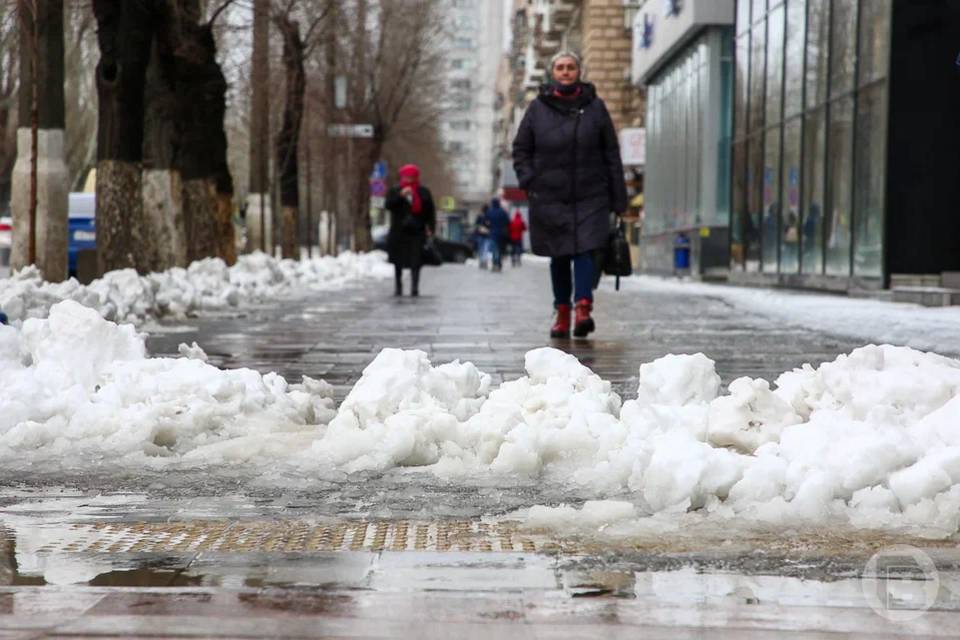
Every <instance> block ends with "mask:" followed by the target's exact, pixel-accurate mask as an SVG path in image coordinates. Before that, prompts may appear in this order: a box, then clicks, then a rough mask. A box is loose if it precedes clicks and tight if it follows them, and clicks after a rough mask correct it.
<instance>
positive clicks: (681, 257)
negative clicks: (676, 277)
mask: <svg viewBox="0 0 960 640" xmlns="http://www.w3.org/2000/svg"><path fill="white" fill-rule="evenodd" d="M673 270H674V271H689V270H690V238H689V237H688V236H687V234H685V233H678V234H677V237H676V238H674V241H673Z"/></svg>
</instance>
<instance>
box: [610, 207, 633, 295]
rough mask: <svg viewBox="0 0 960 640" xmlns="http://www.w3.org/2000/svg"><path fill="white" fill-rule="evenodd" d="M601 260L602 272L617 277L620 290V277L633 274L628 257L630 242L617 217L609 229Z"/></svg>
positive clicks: (621, 222) (618, 289) (630, 260)
mask: <svg viewBox="0 0 960 640" xmlns="http://www.w3.org/2000/svg"><path fill="white" fill-rule="evenodd" d="M605 254H606V255H605V256H604V260H603V272H604V273H605V274H607V275H608V276H616V277H617V285H616V287H617V291H620V278H621V276H622V277H627V276H630V275H633V261H632V259H631V257H630V243H628V242H627V236H626V234H625V233H624V232H623V221H622V220H621V219H620V218H619V217H618V218H617V225H616V227H614V228H613V229H611V231H610V237H609V239H608V240H607V250H606V252H605Z"/></svg>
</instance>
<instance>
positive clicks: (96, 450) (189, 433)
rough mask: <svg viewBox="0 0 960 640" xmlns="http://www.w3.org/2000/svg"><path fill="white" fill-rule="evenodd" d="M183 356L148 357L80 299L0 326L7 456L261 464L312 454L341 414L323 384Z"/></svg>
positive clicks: (0, 408)
mask: <svg viewBox="0 0 960 640" xmlns="http://www.w3.org/2000/svg"><path fill="white" fill-rule="evenodd" d="M188 352H189V355H190V356H191V357H188V358H178V359H177V358H148V357H147V356H146V350H145V348H144V342H143V338H142V337H141V336H139V335H138V334H137V333H136V331H135V329H134V328H133V326H132V325H119V326H118V325H116V324H114V323H112V322H109V321H107V320H104V319H103V318H102V317H100V315H99V314H98V313H97V312H96V311H94V310H93V309H90V308H88V307H84V306H83V305H81V304H79V303H77V302H73V301H65V302H61V303H58V304H55V305H54V306H53V307H51V309H50V314H49V317H48V318H47V319H43V320H38V319H29V320H27V321H26V322H24V323H23V327H22V329H17V328H15V327H4V326H0V459H3V458H8V459H10V458H23V457H24V456H31V455H33V456H36V457H37V458H48V459H49V458H57V457H61V456H62V457H77V458H86V459H87V461H88V462H89V463H93V462H94V461H98V460H100V459H102V458H105V457H108V458H112V459H123V458H127V459H128V461H129V462H130V464H140V463H141V462H142V461H143V460H144V459H145V458H146V457H149V458H153V459H157V458H163V457H174V458H180V457H186V458H188V459H189V458H190V457H191V456H194V457H197V456H199V457H201V458H202V459H204V460H206V461H210V460H222V459H230V458H231V457H233V456H235V455H236V454H237V452H239V451H242V452H243V455H244V456H246V457H250V456H252V455H253V456H255V455H261V456H262V455H269V454H270V452H271V450H277V448H278V447H279V448H280V449H282V450H283V451H286V450H287V448H288V447H289V446H295V445H294V443H295V441H296V440H298V439H299V440H303V441H304V442H305V443H306V445H307V446H309V442H310V440H312V439H313V437H315V432H316V429H317V424H319V423H325V422H328V421H329V420H330V419H331V418H332V417H333V415H334V411H333V400H332V388H331V387H330V386H329V385H327V384H326V383H323V382H319V381H315V380H310V379H309V378H305V379H304V381H303V383H301V384H299V385H288V384H287V382H286V381H285V380H284V379H283V378H281V377H280V376H277V375H276V374H272V373H271V374H267V375H265V376H264V375H261V374H259V373H257V372H256V371H251V370H249V369H238V370H232V371H223V370H220V369H217V368H215V367H212V366H210V365H208V364H206V363H205V362H204V359H205V356H203V353H202V351H201V350H200V349H199V348H198V347H196V345H194V346H193V347H192V348H189V349H188Z"/></svg>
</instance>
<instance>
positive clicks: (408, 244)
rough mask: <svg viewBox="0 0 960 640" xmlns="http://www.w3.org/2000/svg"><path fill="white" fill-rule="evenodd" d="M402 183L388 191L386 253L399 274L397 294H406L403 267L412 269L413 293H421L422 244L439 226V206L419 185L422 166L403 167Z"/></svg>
mask: <svg viewBox="0 0 960 640" xmlns="http://www.w3.org/2000/svg"><path fill="white" fill-rule="evenodd" d="M399 174H400V184H398V185H397V186H395V187H392V188H391V189H390V191H388V192H387V197H386V202H385V203H384V204H385V206H386V208H387V210H388V211H389V212H390V232H389V234H388V235H387V253H388V254H389V255H390V262H392V263H393V269H394V274H395V276H396V289H395V292H394V295H397V296H402V295H403V270H404V269H410V295H411V296H414V297H416V296H419V295H420V267H422V266H423V245H424V243H426V241H427V238H428V237H429V236H431V235H433V234H434V232H435V231H436V228H437V209H436V207H435V206H434V204H433V195H431V193H430V190H429V189H427V188H426V187H424V186H423V185H421V184H420V168H419V167H417V165H415V164H408V165H404V166H402V167H400V171H399Z"/></svg>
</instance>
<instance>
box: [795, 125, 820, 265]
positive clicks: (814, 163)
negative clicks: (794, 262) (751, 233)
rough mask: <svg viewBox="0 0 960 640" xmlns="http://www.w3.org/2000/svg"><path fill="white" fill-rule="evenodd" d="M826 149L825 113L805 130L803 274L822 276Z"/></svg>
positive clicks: (802, 235) (801, 239) (801, 235)
mask: <svg viewBox="0 0 960 640" xmlns="http://www.w3.org/2000/svg"><path fill="white" fill-rule="evenodd" d="M825 145H826V122H825V121H824V110H823V109H816V110H814V111H812V112H810V113H809V114H807V116H806V118H805V125H804V129H803V198H802V203H803V209H802V212H803V215H802V216H801V219H800V231H801V233H800V243H801V251H802V261H803V262H802V269H803V273H822V272H823V212H824V197H823V180H824V175H825V174H824V161H825V155H824V154H825V152H826V149H825Z"/></svg>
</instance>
